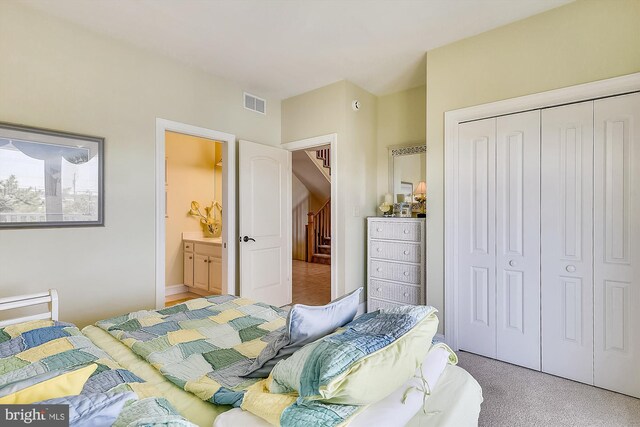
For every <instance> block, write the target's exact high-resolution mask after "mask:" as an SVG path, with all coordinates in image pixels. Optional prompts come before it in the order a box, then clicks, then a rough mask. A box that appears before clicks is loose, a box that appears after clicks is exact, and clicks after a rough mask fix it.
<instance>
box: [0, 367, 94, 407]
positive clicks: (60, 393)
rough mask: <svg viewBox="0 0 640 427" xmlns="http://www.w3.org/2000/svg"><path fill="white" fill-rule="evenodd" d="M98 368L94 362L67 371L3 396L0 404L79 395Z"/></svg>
mask: <svg viewBox="0 0 640 427" xmlns="http://www.w3.org/2000/svg"><path fill="white" fill-rule="evenodd" d="M96 369H98V365H96V364H95V363H92V364H91V365H89V366H85V367H84V368H81V369H77V370H75V371H71V372H66V373H64V374H62V375H58V376H57V377H54V378H51V379H48V380H45V381H42V382H41V383H38V384H34V385H32V386H30V387H27V388H24V389H22V390H20V391H17V392H15V393H13V394H9V395H7V396H4V397H1V398H0V404H2V405H28V404H30V403H35V402H40V401H42V400H49V399H55V398H58V397H65V396H77V395H78V394H80V392H81V391H82V388H83V387H84V384H85V383H86V382H87V380H88V379H89V377H90V376H91V374H93V373H94V372H95V370H96Z"/></svg>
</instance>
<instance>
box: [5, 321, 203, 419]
mask: <svg viewBox="0 0 640 427" xmlns="http://www.w3.org/2000/svg"><path fill="white" fill-rule="evenodd" d="M91 363H95V364H96V365H97V366H98V367H97V369H96V370H95V372H94V373H93V374H92V375H91V376H90V377H89V379H88V380H87V382H86V383H85V385H84V388H83V390H82V392H81V394H80V396H75V397H74V396H71V397H69V398H63V399H60V400H58V399H54V400H55V402H54V401H53V400H52V401H48V402H47V403H68V404H69V403H70V404H73V403H78V406H77V407H76V408H77V409H78V411H76V412H78V413H76V412H74V410H73V408H72V409H71V412H70V415H71V418H72V421H73V417H74V415H76V416H78V417H80V414H79V412H83V413H84V414H83V415H85V418H84V421H87V418H86V414H87V413H88V412H91V411H90V409H91V408H95V407H96V404H97V403H98V402H100V403H102V404H116V405H118V412H119V413H116V414H115V417H114V418H115V423H114V425H116V426H138V425H145V426H149V425H166V426H193V424H191V423H189V422H188V421H186V420H185V419H184V418H182V417H181V416H180V415H179V414H178V413H177V412H176V411H175V409H173V407H171V405H170V404H169V402H167V401H166V400H165V399H162V398H157V397H155V396H158V395H159V393H158V392H157V390H155V388H154V387H153V386H151V385H150V384H147V383H145V382H144V381H143V380H142V379H140V378H138V377H137V376H136V375H134V374H133V373H131V372H130V371H128V370H126V369H123V368H122V367H120V366H119V365H118V364H117V363H116V362H115V361H113V360H112V359H111V358H110V357H109V355H108V354H106V353H105V352H104V351H102V350H100V349H99V348H98V347H96V346H95V345H94V344H93V343H92V342H91V341H90V340H89V339H88V338H87V337H85V336H83V335H82V333H81V332H80V331H79V330H78V329H77V328H76V327H75V326H74V325H73V324H71V323H65V322H57V321H50V320H37V321H31V322H24V323H20V324H17V325H11V326H7V327H5V328H0V389H1V388H2V387H5V386H10V385H11V384H14V383H16V382H18V381H25V380H28V379H30V378H33V377H36V376H40V375H45V374H48V373H53V372H55V371H71V370H75V369H79V368H81V367H83V366H86V365H88V364H91ZM82 408H84V409H82ZM78 419H80V418H78ZM89 423H90V419H89Z"/></svg>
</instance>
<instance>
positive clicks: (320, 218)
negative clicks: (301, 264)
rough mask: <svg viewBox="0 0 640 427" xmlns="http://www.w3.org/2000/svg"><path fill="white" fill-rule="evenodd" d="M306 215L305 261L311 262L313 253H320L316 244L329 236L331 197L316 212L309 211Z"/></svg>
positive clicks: (322, 243)
mask: <svg viewBox="0 0 640 427" xmlns="http://www.w3.org/2000/svg"><path fill="white" fill-rule="evenodd" d="M307 216H308V224H307V262H311V261H312V260H313V255H315V254H317V253H320V251H319V250H318V246H319V245H324V243H325V242H324V241H325V239H330V238H331V199H329V200H327V202H326V203H325V204H324V205H323V206H322V207H321V208H320V209H319V210H318V212H316V213H313V212H309V213H308V214H307Z"/></svg>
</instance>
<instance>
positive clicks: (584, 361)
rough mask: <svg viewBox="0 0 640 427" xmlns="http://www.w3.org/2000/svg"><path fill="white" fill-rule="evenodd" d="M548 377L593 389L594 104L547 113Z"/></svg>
mask: <svg viewBox="0 0 640 427" xmlns="http://www.w3.org/2000/svg"><path fill="white" fill-rule="evenodd" d="M541 173H542V176H541V185H542V193H541V276H542V370H543V371H544V372H547V373H550V374H553V375H558V376H562V377H566V378H570V379H573V380H576V381H581V382H584V383H587V384H592V383H593V275H592V266H593V256H592V252H593V242H592V230H593V215H592V211H593V196H592V194H593V102H592V101H588V102H583V103H579V104H573V105H567V106H563V107H556V108H549V109H546V110H543V111H542V161H541Z"/></svg>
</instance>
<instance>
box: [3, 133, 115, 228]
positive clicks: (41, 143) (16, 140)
mask: <svg viewBox="0 0 640 427" xmlns="http://www.w3.org/2000/svg"><path fill="white" fill-rule="evenodd" d="M95 226H104V138H102V137H96V136H89V135H81V134H76V133H71V132H63V131H57V130H50V129H43V128H37V127H31V126H24V125H18V124H12V123H3V122H0V230H2V229H8V228H50V227H95Z"/></svg>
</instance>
